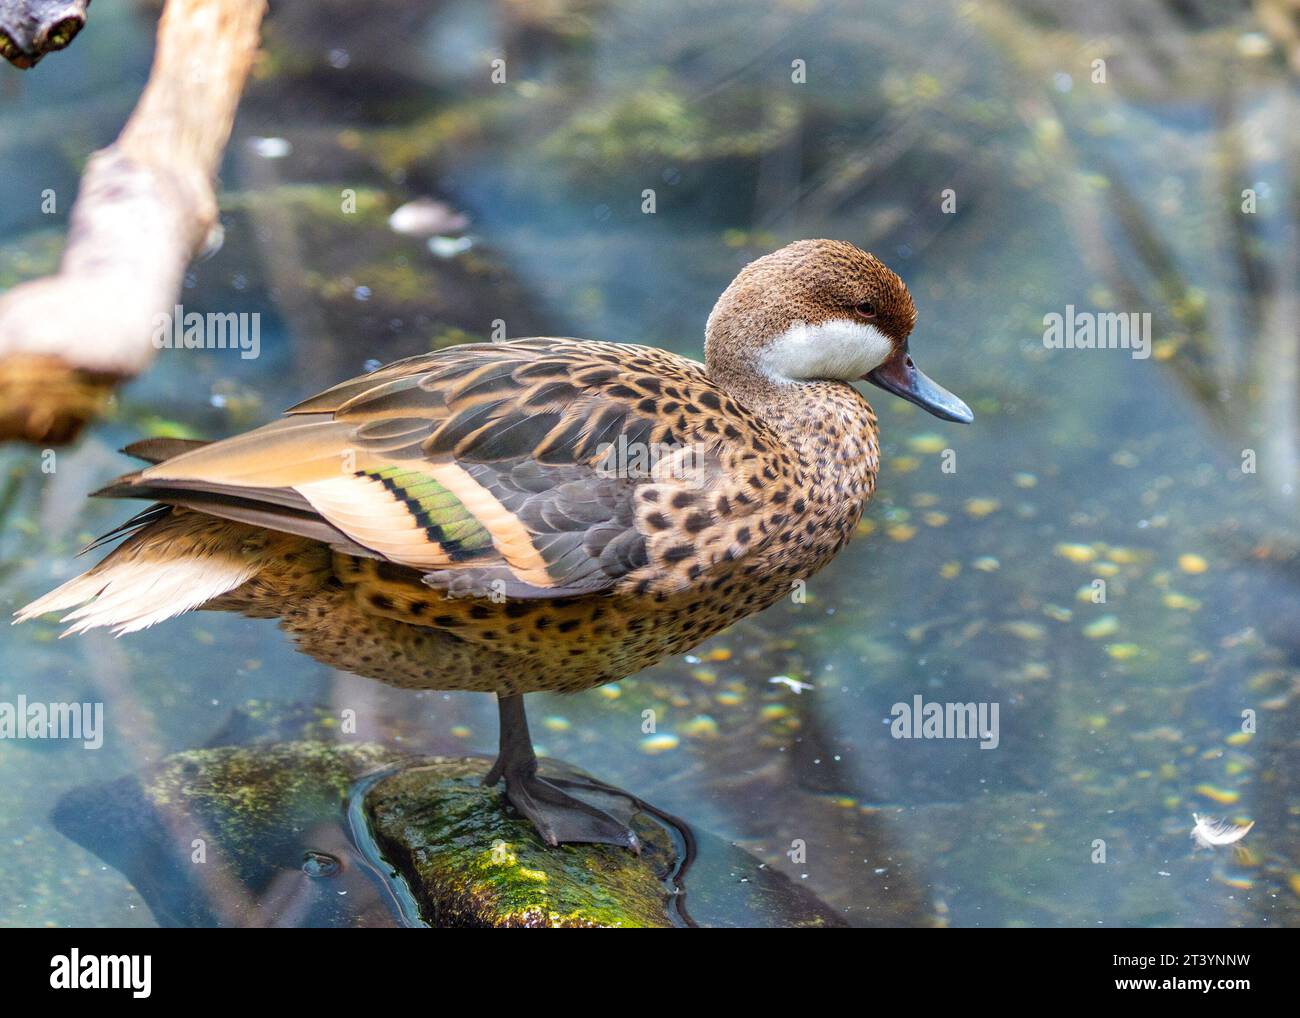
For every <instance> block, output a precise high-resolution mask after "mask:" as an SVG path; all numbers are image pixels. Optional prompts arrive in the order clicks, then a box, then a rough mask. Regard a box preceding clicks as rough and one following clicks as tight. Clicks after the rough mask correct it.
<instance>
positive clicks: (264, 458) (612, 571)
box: [102, 339, 762, 597]
mask: <svg viewBox="0 0 1300 1018" xmlns="http://www.w3.org/2000/svg"><path fill="white" fill-rule="evenodd" d="M746 416H747V415H745V413H744V411H743V410H741V409H740V408H739V407H737V406H736V405H735V404H734V403H732V402H731V401H730V400H729V399H728V398H727V397H726V396H725V394H723V393H722V392H721V391H720V390H718V389H717V388H716V387H715V386H714V385H713V383H712V382H710V381H709V379H708V378H707V376H706V375H705V373H704V372H703V370H702V368H701V367H700V366H699V365H698V364H696V363H695V362H693V361H689V360H686V359H684V358H681V357H677V356H676V355H673V354H669V353H667V352H665V351H661V350H656V349H653V348H648V347H632V346H625V345H620V344H612V343H594V342H584V341H579V340H558V339H537V340H519V341H515V342H512V343H503V344H473V345H466V346H460V347H454V348H451V349H449V350H445V351H440V352H436V353H433V354H428V355H422V356H419V357H413V358H408V359H407V360H405V361H399V362H396V363H394V364H390V365H388V366H387V367H384V368H380V369H379V370H378V371H375V372H373V373H371V374H368V375H364V376H361V377H359V378H355V379H352V380H350V381H347V382H344V383H342V384H340V385H337V386H334V387H333V388H331V389H329V390H327V391H326V392H323V393H321V394H320V395H319V396H316V397H314V398H312V399H309V400H307V401H305V402H303V403H300V404H298V405H297V406H296V407H294V408H292V409H291V410H290V411H289V412H288V414H287V415H286V416H285V417H284V418H282V419H280V420H277V421H275V422H273V423H271V424H268V425H266V426H265V427H262V428H258V429H256V430H254V431H250V432H247V433H245V434H243V435H238V436H235V437H233V438H230V439H226V440H224V441H220V442H214V443H211V444H208V445H204V446H202V447H199V448H194V449H189V450H187V451H184V452H182V453H181V454H180V455H176V456H173V457H171V458H168V459H165V460H163V461H162V462H160V463H157V464H155V465H153V466H150V467H147V468H146V469H144V470H141V471H139V472H138V473H136V474H131V475H128V476H127V477H125V478H122V479H121V480H120V481H118V482H117V483H115V484H114V485H112V486H110V487H109V488H107V489H105V490H104V492H102V494H107V495H115V496H123V495H127V496H139V497H146V498H152V499H154V500H155V501H158V502H163V503H171V504H177V505H183V506H186V507H188V508H193V509H199V510H201V511H203V512H207V513H209V514H210V515H214V516H221V517H224V518H229V519H236V520H240V521H242V522H250V523H256V524H257V525H259V526H264V527H267V528H270V529H273V530H282V531H285V532H287V533H293V534H300V535H303V536H307V537H311V538H314V539H317V540H322V541H325V542H326V543H329V544H331V545H333V546H335V547H337V548H339V549H341V550H344V551H348V552H351V553H353V554H361V555H369V556H372V557H378V558H382V559H386V560H388V561H390V562H394V563H397V564H399V565H401V566H406V567H410V568H413V569H417V570H420V571H421V572H423V573H424V574H425V582H427V583H428V584H430V585H431V586H434V587H437V588H441V589H445V590H446V591H447V592H448V593H451V594H465V595H473V596H493V595H497V594H499V595H501V596H502V597H559V596H569V595H575V594H583V593H590V592H593V591H598V590H603V589H608V588H610V587H612V586H613V585H615V584H616V583H618V582H619V581H620V580H621V579H623V578H625V577H634V576H639V577H640V578H641V581H644V582H646V584H647V585H649V584H651V583H656V584H659V585H660V586H662V585H664V584H665V583H666V584H667V585H669V586H672V585H673V584H675V583H681V582H685V581H686V580H685V578H686V573H687V571H688V570H691V569H694V573H693V575H692V577H691V578H694V576H697V575H698V573H699V572H700V571H701V570H702V569H704V568H707V566H708V564H709V563H710V562H716V561H718V560H722V559H724V558H726V557H727V555H728V551H727V546H728V543H729V541H730V540H733V539H734V538H735V530H736V529H737V527H739V526H741V524H737V523H736V520H737V519H738V518H740V517H743V516H744V515H745V513H746V511H747V510H746V507H747V506H750V505H752V504H753V502H752V500H751V499H750V498H748V497H747V496H746V495H745V494H744V492H743V491H741V492H737V491H735V490H734V489H735V486H736V485H737V484H743V483H744V482H743V479H741V478H737V477H736V476H734V472H733V471H732V470H731V469H730V468H731V467H732V466H734V462H733V461H734V460H735V458H736V457H738V456H740V457H743V456H745V455H748V457H749V459H753V458H754V454H753V450H752V439H753V437H755V436H753V435H751V441H749V442H743V441H742V442H739V444H738V443H737V441H736V440H737V439H739V438H741V437H742V430H738V429H743V428H746V427H749V428H751V429H753V428H761V425H760V424H759V423H758V422H756V421H752V420H748V419H742V418H745V417H746ZM759 440H760V443H761V441H762V439H761V437H760V438H759ZM741 447H743V448H741ZM148 451H150V452H154V451H156V450H152V449H151V450H148ZM754 487H757V485H754ZM750 494H751V495H752V494H753V491H752V489H751V490H750ZM706 502H707V505H706V504H705V503H706ZM697 506H698V507H697ZM720 507H722V508H725V510H726V511H725V512H723V511H722V508H720ZM719 516H723V517H726V518H725V519H721V520H720V519H719ZM720 524H721V525H722V529H721V530H719V525H720ZM709 548H712V551H709V550H708V549H709ZM730 554H731V555H733V556H734V554H735V550H734V549H732V551H731V553H730ZM688 560H689V561H688ZM679 574H680V575H679ZM670 575H671V576H673V577H676V579H673V580H671V581H669V580H667V579H666V578H667V577H669V576H670Z"/></svg>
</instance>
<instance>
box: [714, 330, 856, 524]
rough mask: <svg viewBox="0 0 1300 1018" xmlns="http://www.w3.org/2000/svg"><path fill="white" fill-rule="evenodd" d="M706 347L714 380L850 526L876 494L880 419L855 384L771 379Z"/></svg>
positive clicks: (827, 509) (812, 492) (806, 486)
mask: <svg viewBox="0 0 1300 1018" xmlns="http://www.w3.org/2000/svg"><path fill="white" fill-rule="evenodd" d="M727 349H728V348H727V347H722V348H721V352H720V349H719V346H718V345H717V344H709V346H708V347H707V348H706V362H705V367H706V369H707V371H708V373H709V377H710V378H712V379H713V380H714V381H715V382H717V383H718V385H719V386H720V387H722V388H723V389H725V390H726V391H727V392H728V393H729V394H730V395H731V396H732V397H734V398H735V399H736V401H737V402H739V403H740V404H741V405H742V406H744V407H745V408H746V409H748V410H749V411H750V412H751V413H753V414H755V415H756V416H757V417H758V418H759V419H760V420H762V421H763V423H765V424H766V425H767V426H768V427H770V428H771V429H772V430H773V432H774V433H775V434H776V437H777V438H778V439H779V440H780V441H781V443H782V444H783V445H784V446H785V447H786V448H787V449H788V450H789V451H790V452H791V453H793V454H794V457H795V459H796V462H798V464H799V467H800V473H801V475H802V477H801V484H802V488H803V490H804V491H805V492H807V494H808V496H810V497H809V499H808V502H809V503H810V504H815V505H817V506H819V508H820V510H821V511H822V512H823V513H831V514H832V515H833V516H834V522H835V523H837V524H839V525H845V526H847V527H849V528H850V529H851V528H852V527H853V526H854V525H856V524H857V521H858V517H859V516H860V515H861V512H862V507H863V506H864V505H865V504H866V501H867V499H869V498H870V497H871V494H872V491H873V490H874V489H875V482H876V470H877V468H878V467H879V463H880V446H879V443H878V441H877V437H876V415H875V413H874V412H873V411H872V409H871V406H870V404H868V403H867V401H866V400H865V399H864V398H863V397H862V395H861V393H859V392H858V391H857V390H856V389H855V388H853V386H851V385H849V384H848V383H846V382H837V381H790V380H785V379H779V378H772V377H770V376H768V375H766V374H764V373H763V372H762V371H761V370H760V369H759V368H758V367H757V366H756V365H754V364H753V363H751V362H749V361H744V360H741V359H739V358H736V357H734V356H728V354H727V352H726V351H727Z"/></svg>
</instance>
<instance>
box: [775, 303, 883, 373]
mask: <svg viewBox="0 0 1300 1018" xmlns="http://www.w3.org/2000/svg"><path fill="white" fill-rule="evenodd" d="M893 352H894V345H893V343H891V342H890V340H889V337H888V336H886V335H885V334H884V333H883V332H881V331H880V330H879V329H877V328H876V327H875V326H874V325H868V324H867V323H866V322H856V321H853V320H852V319H849V318H832V319H829V320H828V321H825V322H821V323H819V324H817V325H805V324H804V323H802V322H796V323H795V324H794V325H791V326H790V328H788V329H786V330H785V332H783V333H781V335H779V336H777V337H776V338H775V339H774V340H772V342H771V343H770V344H768V347H767V349H766V350H765V351H764V352H763V368H764V370H765V371H766V373H767V375H768V376H769V377H770V378H773V379H775V380H778V381H795V380H800V379H812V378H838V379H843V380H845V381H848V380H851V379H855V378H861V377H862V376H863V375H865V374H866V373H867V372H868V371H871V370H873V369H875V368H878V367H880V365H881V364H883V363H884V362H885V361H886V360H888V358H889V357H890V355H891V354H893Z"/></svg>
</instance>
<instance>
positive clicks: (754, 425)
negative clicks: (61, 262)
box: [15, 239, 973, 851]
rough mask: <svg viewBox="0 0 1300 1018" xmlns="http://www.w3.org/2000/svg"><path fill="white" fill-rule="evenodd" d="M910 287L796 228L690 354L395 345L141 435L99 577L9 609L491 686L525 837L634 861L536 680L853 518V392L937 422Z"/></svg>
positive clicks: (939, 390) (595, 675)
mask: <svg viewBox="0 0 1300 1018" xmlns="http://www.w3.org/2000/svg"><path fill="white" fill-rule="evenodd" d="M915 322H916V309H915V306H914V304H913V301H912V298H911V295H910V293H909V292H908V289H907V286H906V284H905V283H904V282H903V280H902V279H901V278H900V277H899V276H898V275H897V274H896V273H894V272H893V271H891V270H890V269H889V268H888V267H887V266H886V265H885V264H884V263H883V262H881V261H880V260H879V259H877V258H876V257H874V256H873V255H871V254H869V253H867V252H865V251H863V250H861V249H860V248H859V247H857V246H855V245H854V244H852V243H849V242H846V241H839V240H825V239H822V240H800V241H796V242H794V243H791V244H789V245H787V246H785V247H782V248H780V249H779V250H776V251H773V252H771V253H768V254H766V255H764V256H762V257H760V258H758V259H756V260H755V261H752V262H750V263H749V264H748V265H746V266H745V267H744V268H743V269H741V271H740V272H739V274H738V275H737V276H736V277H735V279H734V280H733V281H732V282H731V284H730V285H729V286H728V287H727V288H726V290H725V291H724V292H723V293H722V295H721V296H720V297H719V298H718V300H717V303H716V304H715V306H714V308H713V310H712V312H711V314H710V315H709V317H708V320H707V323H706V326H705V333H704V360H703V362H702V363H701V362H699V361H697V360H693V359H690V358H687V357H684V356H680V355H678V354H676V353H671V352H668V351H666V350H662V349H658V348H655V347H651V346H642V345H632V344H625V343H614V342H605V341H594V340H583V339H571V338H553V337H541V338H527V339H517V340H512V341H506V342H498V343H470V344H464V345H460V346H454V347H450V348H447V349H442V350H437V351H434V352H432V353H425V354H419V355H417V356H414V357H408V358H406V359H403V360H399V361H395V362H393V363H391V364H388V365H386V366H384V367H381V368H378V369H377V370H374V371H371V372H370V373H368V374H364V375H361V376H359V377H356V378H352V379H349V380H347V381H344V382H341V383H340V384H338V385H335V386H333V387H332V388H330V389H327V390H326V391H324V392H322V393H320V394H319V395H316V396H313V397H311V398H309V399H306V400H304V401H303V402H301V403H298V404H297V405H296V406H293V407H291V408H290V409H289V410H287V411H286V412H285V413H284V415H283V416H281V417H280V418H279V419H277V420H274V421H272V422H271V423H269V424H266V425H263V426H261V427H258V428H255V429H253V430H251V431H247V432H245V433H243V434H238V435H235V436H233V437H230V438H226V439H222V440H218V441H212V442H203V441H193V440H181V439H174V438H151V439H145V440H143V441H139V442H136V443H134V444H132V445H129V446H127V447H126V448H125V449H124V450H123V451H124V452H125V453H127V454H129V455H131V456H133V457H135V458H136V459H138V460H140V461H143V462H144V463H145V464H146V465H145V466H144V467H142V468H141V469H138V470H136V471H134V472H132V473H128V474H126V475H124V476H122V477H120V478H118V479H117V480H115V481H114V482H112V483H111V484H109V485H108V486H107V487H105V488H103V489H102V490H100V491H98V492H95V493H94V494H95V495H97V496H103V497H111V498H132V499H145V500H148V501H149V502H150V503H152V504H151V505H150V506H149V507H148V508H146V509H144V510H143V511H142V512H140V513H138V514H137V515H135V516H133V517H132V518H131V519H129V520H127V521H126V522H125V523H123V524H122V525H121V526H119V527H118V528H116V529H115V530H114V531H112V532H110V533H109V534H106V535H105V536H104V537H103V538H101V539H100V541H98V542H96V543H95V545H92V547H96V546H99V545H101V544H105V543H109V542H112V541H118V542H119V543H118V544H117V545H116V547H115V548H114V549H113V550H112V551H111V552H110V553H109V554H108V555H107V556H106V557H105V558H104V559H103V560H102V561H100V562H99V563H98V564H97V565H95V566H93V567H92V568H90V569H89V570H87V571H86V572H85V573H83V574H81V575H80V576H77V577H75V578H73V579H71V580H69V581H68V582H66V583H64V584H63V585H62V586H60V587H58V588H57V589H55V590H53V591H51V592H50V593H48V594H46V595H45V596H43V597H40V598H38V599H37V600H35V601H33V602H32V603H30V604H28V605H26V606H25V607H23V608H21V609H19V611H18V612H16V613H15V614H16V616H17V617H16V619H15V621H16V622H24V621H27V620H30V619H33V618H36V617H37V616H41V615H45V614H47V613H51V612H67V614H66V615H65V616H64V618H63V621H64V622H66V623H68V624H69V626H70V628H69V629H68V630H67V631H66V632H65V634H64V635H71V634H74V633H82V632H85V631H87V630H90V629H95V628H97V627H109V628H110V629H112V630H113V631H114V632H115V633H116V634H118V635H121V634H124V633H131V632H135V631H138V630H141V629H144V628H146V627H148V626H152V625H154V624H156V623H159V622H162V621H163V620H165V619H169V618H172V617H174V616H177V615H180V614H182V613H183V612H187V611H191V610H196V609H202V610H209V611H229V612H239V613H242V614H243V615H245V616H248V617H252V618H266V619H277V620H278V622H279V626H280V627H281V628H282V629H283V630H284V631H285V632H286V633H287V634H288V635H289V636H290V637H291V638H292V639H293V640H294V641H296V643H297V645H298V647H299V648H300V649H301V650H302V651H303V652H305V653H306V654H308V655H310V656H311V657H313V658H315V659H317V660H319V661H321V662H324V663H325V664H327V665H330V666H332V667H335V668H339V669H342V670H344V671H348V672H352V673H355V674H359V675H362V676H368V677H371V678H375V679H378V680H381V681H383V682H385V683H389V684H391V685H394V686H399V687H406V688H414V689H434V690H473V691H481V692H485V693H491V694H494V695H495V697H496V700H497V707H498V714H499V720H500V732H499V745H498V754H497V757H496V760H495V762H494V763H493V764H492V766H491V768H490V770H489V771H488V772H487V774H486V776H485V778H484V782H485V784H487V785H489V786H494V785H496V784H497V783H498V782H500V781H502V780H504V782H505V788H504V791H505V795H504V798H505V800H506V801H507V802H508V803H509V804H510V806H511V807H513V808H514V810H516V811H518V813H519V814H520V815H522V816H523V817H525V818H527V819H528V820H529V821H531V823H532V824H533V826H534V827H535V828H536V830H537V832H538V834H539V835H540V837H541V838H542V840H543V841H544V842H546V844H548V845H551V846H557V845H560V844H565V843H574V842H576V843H597V844H611V845H618V846H623V847H626V848H629V849H632V850H633V851H638V850H639V847H640V846H639V842H638V840H637V837H636V834H635V833H634V832H633V831H632V830H631V829H630V828H629V827H628V826H627V825H626V824H624V823H622V822H621V821H619V820H618V819H616V818H615V817H613V816H612V815H610V814H609V813H608V812H606V811H604V810H601V809H598V808H596V807H595V806H593V805H590V804H589V803H588V802H585V801H584V800H583V799H581V798H579V797H578V796H577V795H573V794H570V792H571V791H573V792H578V793H581V792H583V791H584V790H586V791H590V790H591V789H592V788H593V787H594V788H596V789H597V790H609V789H610V788H611V787H612V786H607V785H603V784H601V783H599V782H595V780H594V779H593V784H592V785H591V786H584V785H583V783H582V781H581V780H579V779H563V780H561V779H557V778H547V777H544V776H542V775H541V774H540V773H539V767H538V758H537V755H536V752H535V750H534V748H533V743H532V739H531V737H530V734H529V730H528V721H527V716H526V713H525V710H524V703H523V698H524V696H525V695H527V694H528V693H532V692H539V691H547V692H575V691H579V690H584V689H589V688H592V687H595V686H599V685H601V684H604V683H608V682H612V681H616V680H619V679H622V678H625V677H627V676H630V675H632V674H634V673H636V672H638V671H641V670H642V669H645V668H648V667H649V666H651V665H653V664H655V663H656V662H658V661H661V660H663V659H664V658H666V657H670V656H672V655H677V654H681V653H684V652H686V651H687V650H689V649H690V648H692V647H694V646H695V645H696V644H698V643H700V642H701V641H703V640H705V639H706V638H708V637H710V636H712V635H714V634H715V633H718V632H720V631H721V630H723V629H725V628H726V627H727V626H730V625H731V624H733V623H734V622H736V621H738V620H739V619H742V618H745V617H746V616H749V615H752V614H754V613H756V612H760V611H762V610H763V609H765V608H768V607H770V606H771V605H772V604H774V603H775V602H777V601H779V600H780V599H782V598H783V597H787V596H789V595H790V594H791V592H792V591H793V590H794V589H796V588H797V587H798V585H799V584H800V582H801V581H806V580H807V579H808V578H809V577H811V576H812V575H813V574H815V573H816V572H817V571H818V570H820V569H821V568H822V567H823V566H825V565H826V564H827V563H828V562H829V561H830V560H831V559H832V558H833V557H834V556H835V555H836V554H837V553H838V552H839V551H840V549H842V548H843V547H844V546H845V544H846V543H847V542H848V541H849V539H850V537H851V536H852V535H853V533H854V530H855V528H856V526H857V524H858V521H859V519H860V518H861V516H862V513H863V510H864V508H865V506H866V504H867V501H868V500H869V499H870V498H871V496H872V493H873V491H874V490H875V485H876V476H877V471H878V468H879V465H880V443H879V437H878V426H877V418H876V414H875V412H874V411H873V410H872V408H871V405H870V404H869V403H868V402H867V400H866V398H865V397H864V396H863V394H862V393H861V392H859V391H858V389H857V388H856V387H855V386H856V383H858V382H859V381H866V382H868V383H871V384H872V385H874V386H876V387H878V388H880V389H883V390H884V391H886V392H888V393H891V394H892V395H894V396H897V397H900V398H902V399H904V400H907V401H909V402H911V403H914V404H916V405H917V406H919V407H922V408H923V409H925V410H927V411H929V412H930V413H931V414H934V415H935V416H936V417H939V418H941V419H943V420H947V421H953V422H959V423H970V422H971V421H972V420H973V415H972V413H971V410H970V408H969V407H968V406H967V405H966V404H965V403H964V402H963V401H962V400H961V399H959V398H958V397H957V396H955V395H953V394H952V393H951V392H949V391H948V390H946V389H944V388H943V387H942V386H940V385H938V384H937V383H936V382H934V381H932V380H931V379H930V378H929V377H928V376H926V375H925V374H924V373H923V372H922V371H921V370H920V369H919V368H918V367H917V366H916V364H915V362H914V361H913V358H912V353H911V351H910V346H909V340H910V336H911V333H912V329H913V326H914V324H915Z"/></svg>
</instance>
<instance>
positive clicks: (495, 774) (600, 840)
mask: <svg viewBox="0 0 1300 1018" xmlns="http://www.w3.org/2000/svg"><path fill="white" fill-rule="evenodd" d="M497 709H498V711H499V712H500V714H501V751H500V753H498V754H497V760H496V763H494V764H493V765H492V769H491V770H490V771H488V773H487V777H485V778H484V779H483V784H485V785H487V786H488V787H491V786H492V785H495V784H496V783H497V782H498V781H500V780H501V779H502V778H505V779H506V798H507V799H509V800H510V804H511V805H512V806H514V807H515V809H517V810H519V812H520V813H522V814H523V815H524V816H526V817H527V818H528V819H529V820H531V821H532V822H533V826H534V827H536V828H537V833H538V834H540V835H541V836H542V840H543V841H545V842H546V843H547V844H548V845H561V844H564V843H565V842H589V843H595V844H601V845H621V846H622V847H624V848H630V849H631V850H632V851H633V852H636V853H638V854H639V853H640V852H641V842H640V840H639V839H638V838H637V836H636V834H634V833H633V831H632V829H631V828H630V827H628V826H627V825H626V824H622V823H619V821H617V820H615V819H614V818H613V817H612V816H610V815H609V814H608V813H606V812H604V811H603V810H599V809H596V807H594V806H588V805H587V804H586V803H585V802H582V801H581V800H580V799H575V798H574V797H573V796H571V795H567V794H566V793H564V792H562V791H561V790H560V789H559V788H558V787H556V785H554V784H552V783H551V782H549V781H547V780H546V779H545V778H541V777H538V776H537V754H536V753H534V752H533V740H532V737H531V736H530V735H529V734H528V718H527V717H526V716H525V715H524V697H523V694H522V693H517V694H515V695H514V696H498V697H497Z"/></svg>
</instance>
